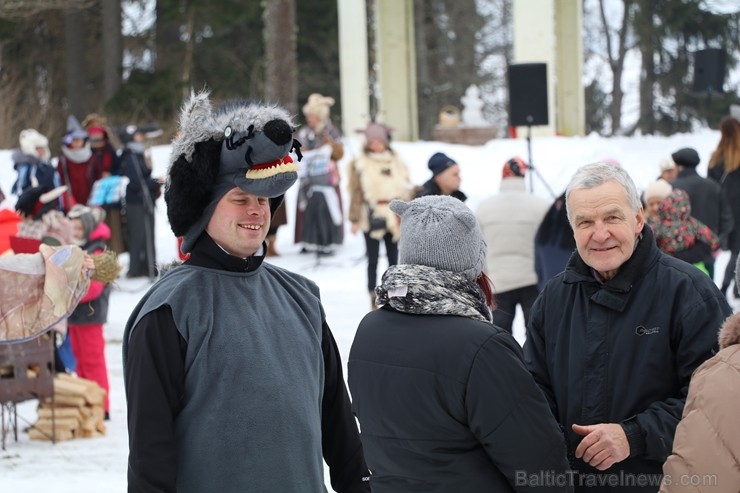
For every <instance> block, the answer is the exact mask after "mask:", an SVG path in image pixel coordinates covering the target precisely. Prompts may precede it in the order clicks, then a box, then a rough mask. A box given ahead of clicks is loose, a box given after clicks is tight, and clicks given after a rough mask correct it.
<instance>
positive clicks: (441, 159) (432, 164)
mask: <svg viewBox="0 0 740 493" xmlns="http://www.w3.org/2000/svg"><path fill="white" fill-rule="evenodd" d="M455 164H457V163H456V162H455V160H454V159H452V158H451V157H449V156H448V155H447V154H445V153H443V152H437V153H435V154H434V155H433V156H432V157H430V158H429V164H428V165H427V166H429V169H430V170H432V174H434V176H437V175H438V174H440V173H441V172H443V171H444V170H446V169H447V168H449V167H450V166H454V165H455Z"/></svg>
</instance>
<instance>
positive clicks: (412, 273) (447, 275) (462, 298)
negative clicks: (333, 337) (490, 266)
mask: <svg viewBox="0 0 740 493" xmlns="http://www.w3.org/2000/svg"><path fill="white" fill-rule="evenodd" d="M375 294H376V295H377V300H376V303H377V304H378V306H383V305H386V304H387V305H390V306H391V307H392V308H394V309H396V310H398V311H399V312H403V313H414V314H418V315H457V316H460V317H468V318H472V319H475V320H481V321H483V322H490V321H491V311H490V310H489V309H488V306H487V305H486V300H485V296H484V294H483V291H482V290H481V289H480V287H479V286H478V285H477V284H476V283H475V282H472V281H469V280H467V279H466V278H465V277H464V276H462V275H460V274H456V273H454V272H450V271H446V270H441V269H435V268H433V267H427V266H424V265H412V264H405V265H394V266H391V267H389V268H388V270H387V271H385V274H383V279H382V281H381V283H380V286H378V287H376V288H375Z"/></svg>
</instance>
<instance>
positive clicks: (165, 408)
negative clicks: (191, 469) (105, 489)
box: [125, 306, 186, 493]
mask: <svg viewBox="0 0 740 493" xmlns="http://www.w3.org/2000/svg"><path fill="white" fill-rule="evenodd" d="M185 347H186V344H185V341H184V339H183V338H182V336H180V333H179V332H178V331H177V327H176V326H175V322H174V320H173V319H172V311H171V310H170V307H169V306H162V307H160V308H158V309H156V310H154V311H153V312H150V313H148V314H146V315H145V316H144V317H142V318H141V320H140V321H139V323H138V324H137V325H136V327H135V328H134V330H133V331H132V333H131V336H130V339H129V341H128V352H127V360H126V365H125V371H126V378H125V382H126V400H127V408H128V433H129V456H128V491H129V493H133V492H154V491H156V492H174V491H175V480H176V478H177V455H176V452H175V450H176V449H175V425H174V421H175V418H176V416H177V415H178V413H179V412H180V410H181V409H182V405H181V402H182V397H183V393H184V374H185V372H184V367H185V365H184V355H185Z"/></svg>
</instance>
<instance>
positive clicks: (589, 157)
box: [0, 130, 729, 493]
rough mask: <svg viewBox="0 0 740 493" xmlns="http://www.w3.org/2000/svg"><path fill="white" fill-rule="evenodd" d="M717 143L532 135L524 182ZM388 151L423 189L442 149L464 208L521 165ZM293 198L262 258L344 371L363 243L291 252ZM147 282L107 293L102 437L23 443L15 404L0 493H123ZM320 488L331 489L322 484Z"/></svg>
mask: <svg viewBox="0 0 740 493" xmlns="http://www.w3.org/2000/svg"><path fill="white" fill-rule="evenodd" d="M718 142H719V133H718V132H716V131H712V130H702V131H699V132H697V133H693V134H681V135H673V136H670V137H653V136H645V137H632V138H627V137H617V138H602V137H598V136H596V135H590V136H587V137H582V138H575V137H570V138H565V137H536V138H533V139H532V140H531V151H532V156H531V158H532V161H533V163H534V165H535V167H536V170H537V172H536V173H534V174H531V177H530V178H528V184H529V186H532V187H533V188H534V193H535V194H537V195H540V196H543V197H545V198H547V199H548V200H551V199H552V198H553V197H552V196H551V195H550V192H549V191H548V187H549V188H550V189H551V190H552V192H553V193H554V194H556V195H557V194H560V193H561V192H562V191H563V190H564V188H565V186H566V184H567V182H568V179H569V177H570V176H571V174H572V173H573V172H574V171H575V170H576V169H577V168H578V167H579V166H581V165H584V164H587V163H591V162H595V161H598V160H602V159H605V158H612V159H617V160H618V161H619V162H620V163H621V164H622V166H623V167H624V168H625V169H627V171H628V172H629V173H630V174H631V176H632V177H633V179H634V180H635V183H636V184H637V187H638V189H643V188H644V187H645V185H647V184H648V183H649V182H650V181H652V180H654V179H655V178H656V177H657V175H658V162H659V161H660V159H661V158H662V157H664V156H667V155H670V153H672V152H674V151H675V150H677V149H679V148H681V147H694V148H695V149H696V150H697V151H698V152H699V155H700V156H701V158H702V162H701V164H700V165H699V168H698V170H699V173H700V174H703V175H706V168H707V161H708V159H709V156H710V154H711V152H712V151H713V150H714V148H715V147H716V145H717V143H718ZM347 144H348V152H347V153H346V156H345V158H344V160H343V161H342V165H343V166H344V165H346V163H347V162H348V161H349V160H350V159H351V158H352V156H353V155H355V154H356V153H357V152H358V149H359V146H360V145H361V143H360V142H359V141H357V140H348V142H347ZM393 147H394V149H395V150H396V151H397V152H398V153H399V154H400V156H401V157H402V158H403V159H404V160H405V162H406V163H407V165H408V166H409V168H410V171H411V177H412V181H413V182H414V183H415V184H421V183H423V182H424V181H425V180H427V179H428V178H429V171H428V169H427V167H426V163H427V160H428V158H429V157H430V156H431V155H432V154H433V153H435V152H438V151H441V152H444V153H446V154H448V155H449V156H451V157H452V158H453V159H455V160H456V161H457V162H458V163H459V164H460V168H461V174H462V190H463V191H464V192H466V193H467V194H468V196H469V200H468V205H469V206H470V207H471V208H472V209H475V208H476V206H477V205H478V204H479V203H480V201H481V200H482V199H484V198H485V197H486V196H488V195H489V194H492V193H495V192H496V191H497V190H498V186H499V182H500V179H501V168H502V166H503V164H504V162H505V161H506V160H508V159H509V158H511V157H513V156H516V155H519V156H521V157H522V158H524V159H525V160H527V161H529V155H528V146H527V141H526V139H506V140H492V141H490V142H488V143H487V144H486V145H483V146H462V145H453V144H446V143H441V142H414V143H405V142H398V143H394V144H393ZM10 154H11V151H0V187H2V189H3V190H4V191H5V193H6V194H8V195H10V194H9V190H10V187H11V185H12V184H13V181H14V180H15V172H14V171H13V167H12V162H11V159H10ZM152 155H153V161H154V175H155V176H164V175H165V174H166V169H167V164H168V160H169V146H158V147H154V148H153V149H152ZM345 178H346V176H345ZM295 194H296V187H295V186H294V187H293V188H292V189H291V190H290V191H289V192H288V194H287V196H286V202H287V206H288V208H287V211H288V220H289V224H288V225H287V226H283V227H281V228H280V230H279V231H278V237H277V249H278V251H279V252H280V253H281V256H280V257H276V258H272V259H269V260H268V261H269V262H273V263H275V264H277V265H280V266H282V267H286V268H288V269H290V270H293V271H295V272H298V273H300V274H303V275H305V276H307V277H309V278H310V279H312V280H314V281H315V282H316V283H317V284H318V285H319V286H320V288H321V292H322V299H323V303H324V307H325V310H326V314H327V320H328V322H329V325H330V326H331V327H332V330H333V332H334V336H335V338H336V340H337V344H338V345H339V349H340V352H341V355H342V359H343V362H344V364H345V365H346V361H347V356H348V354H349V349H350V346H351V344H352V339H353V337H354V333H355V329H356V327H357V325H358V323H359V321H360V319H361V318H362V317H363V316H364V315H365V313H366V312H367V311H368V309H369V306H370V299H369V296H368V293H367V292H366V291H365V276H366V274H365V262H364V242H363V240H362V236H361V235H357V236H353V235H352V234H351V233H350V232H349V227H347V228H346V236H345V243H344V245H343V246H342V247H341V249H340V250H339V251H338V252H337V254H336V255H335V256H332V257H322V258H321V259H320V261H319V260H318V259H317V258H316V257H314V256H312V255H310V254H309V255H307V254H299V253H298V252H299V249H300V248H299V247H298V246H297V245H294V244H293V225H292V218H293V215H294V212H295ZM14 202H15V197H9V198H8V199H7V200H6V201H5V202H4V203H3V204H0V206H1V207H12V206H13V204H14ZM345 204H347V201H346V197H345ZM156 214H157V215H156V245H157V246H156V248H157V260H158V262H159V263H169V262H171V261H172V260H174V259H175V258H176V254H177V251H176V250H177V246H176V241H175V238H174V236H173V234H172V232H171V231H170V229H169V225H168V223H167V215H166V210H165V204H164V201H163V199H162V198H160V199H159V200H158V203H157V211H156ZM728 256H729V255H728V254H727V253H723V254H722V255H720V257H719V259H718V262H717V264H716V272H717V273H718V275H719V276H721V273H722V272H724V266H725V265H726V263H727V258H728ZM120 261H121V263H122V264H126V263H127V261H128V259H127V255H122V256H121V257H120ZM383 261H384V259H383V258H381V264H380V266H379V276H380V273H381V272H382V271H383V269H384V268H385V264H384V263H383ZM124 272H125V271H124ZM148 286H149V283H148V281H146V280H144V279H143V278H142V279H125V278H121V279H120V280H119V281H118V282H117V283H116V284H115V286H114V291H113V293H112V295H111V300H110V312H109V318H108V324H107V325H106V329H105V336H106V341H107V348H106V355H107V359H108V371H109V374H110V383H111V396H110V399H111V420H110V421H108V422H106V425H107V428H108V430H107V434H106V435H105V436H104V437H102V438H93V439H78V440H71V441H66V442H59V443H57V444H51V443H50V442H43V441H34V440H29V438H28V435H27V434H25V433H23V432H22V431H20V430H22V429H23V428H24V427H25V426H27V424H26V422H33V421H35V419H36V402H35V401H28V402H25V403H23V404H20V405H19V406H18V417H19V425H18V427H19V435H18V441H17V442H16V441H14V439H13V436H12V434H11V435H10V436H9V437H8V443H7V447H6V450H4V451H2V450H0V478H2V479H1V480H0V491H2V492H3V493H15V492H26V491H43V489H49V488H53V490H54V491H55V493H85V492H101V491H105V492H122V491H125V490H126V462H127V455H128V439H127V431H126V403H125V398H124V391H123V375H122V367H121V338H122V335H123V328H124V325H125V323H126V320H127V318H128V315H129V313H130V312H131V309H132V308H133V307H134V305H135V304H136V303H137V301H138V300H139V299H140V297H141V296H142V295H143V294H144V292H145V291H146V289H147V288H148ZM514 335H515V337H516V338H517V340H518V341H519V342H520V343H523V340H524V326H523V320H522V318H521V313H519V314H518V316H517V318H516V320H515V323H514ZM345 368H346V366H345ZM345 376H346V372H345ZM327 478H328V476H327ZM327 484H329V483H328V479H327ZM328 489H329V490H330V491H331V488H330V487H329V488H328Z"/></svg>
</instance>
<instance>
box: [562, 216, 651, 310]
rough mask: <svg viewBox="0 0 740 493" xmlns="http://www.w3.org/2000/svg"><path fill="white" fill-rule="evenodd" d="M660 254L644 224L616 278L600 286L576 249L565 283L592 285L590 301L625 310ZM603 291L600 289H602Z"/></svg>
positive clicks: (568, 266) (567, 270)
mask: <svg viewBox="0 0 740 493" xmlns="http://www.w3.org/2000/svg"><path fill="white" fill-rule="evenodd" d="M659 255H660V251H659V250H658V246H657V245H656V243H655V237H654V236H653V232H652V231H651V230H650V227H649V226H648V225H647V223H646V224H645V226H644V227H643V228H642V235H641V237H640V239H639V240H638V243H637V247H636V248H635V251H634V253H633V254H632V256H631V257H630V258H629V259H628V260H627V261H626V262H625V263H624V264H622V266H621V267H620V268H619V271H618V272H617V275H615V276H614V277H613V278H611V279H609V280H608V281H606V282H605V283H603V284H602V283H600V282H599V281H598V280H597V279H596V278H595V277H594V274H593V273H592V269H591V267H589V266H588V265H586V263H585V262H584V261H583V259H582V258H581V256H580V255H579V254H578V251H577V250H576V251H575V252H574V253H573V255H572V256H571V257H570V260H569V261H568V265H567V266H566V267H565V274H564V277H563V282H565V283H566V284H575V283H589V284H592V287H593V288H595V289H596V290H595V292H594V293H593V294H592V296H591V300H593V301H594V302H596V303H599V304H600V305H604V306H606V307H608V308H612V309H614V310H618V311H623V310H624V309H625V307H626V305H627V301H628V300H629V294H630V291H631V290H632V287H633V286H634V285H635V284H636V283H637V282H639V280H640V278H641V277H643V275H644V274H645V272H646V271H647V270H648V268H649V267H650V265H651V264H652V263H653V262H655V260H656V259H657V258H658V256H659ZM600 287H601V288H603V289H599V288H600Z"/></svg>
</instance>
